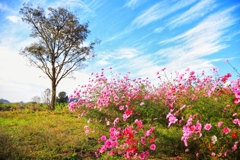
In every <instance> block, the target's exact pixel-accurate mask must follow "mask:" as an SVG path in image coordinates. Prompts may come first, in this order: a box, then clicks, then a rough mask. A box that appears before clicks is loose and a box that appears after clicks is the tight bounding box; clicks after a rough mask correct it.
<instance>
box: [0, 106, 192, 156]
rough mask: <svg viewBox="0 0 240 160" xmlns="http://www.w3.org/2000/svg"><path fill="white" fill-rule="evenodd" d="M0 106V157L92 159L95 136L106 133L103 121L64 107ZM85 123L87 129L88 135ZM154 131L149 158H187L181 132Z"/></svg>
mask: <svg viewBox="0 0 240 160" xmlns="http://www.w3.org/2000/svg"><path fill="white" fill-rule="evenodd" d="M0 108H2V109H1V110H0V144H1V145H0V160H5V159H10V160H14V159H23V160H25V159H61V160H70V159H71V160H77V159H87V160H88V159H96V158H95V152H94V151H95V150H96V148H98V147H99V145H100V144H98V139H99V137H100V136H101V135H108V134H109V133H108V130H109V129H107V128H106V125H105V124H103V123H102V124H101V123H94V122H91V123H87V119H86V118H84V117H83V118H81V119H79V118H78V115H77V113H75V112H70V111H69V110H68V108H66V107H65V108H64V109H61V110H55V111H49V110H47V109H46V108H44V107H42V106H39V105H36V104H35V105H29V106H20V107H19V106H17V104H11V105H7V107H6V106H0ZM85 125H88V126H89V127H90V129H91V130H90V133H89V135H88V136H86V135H85V130H84V126H85ZM92 130H94V131H95V132H92ZM156 132H157V134H158V135H159V138H157V140H156V141H159V143H160V144H161V145H160V146H158V148H159V150H158V151H156V152H154V154H152V155H151V158H152V159H166V160H171V159H176V157H181V159H183V160H184V159H188V158H184V157H186V155H182V154H181V153H180V151H181V150H183V144H182V143H181V142H180V138H179V137H180V136H181V132H179V133H178V132H177V130H176V128H174V127H172V128H170V129H166V127H164V126H163V127H161V126H160V125H158V128H157V129H156ZM156 157H158V158H156ZM171 157H172V158H171ZM188 157H189V155H188ZM116 158H117V157H115V159H116ZM100 159H101V158H100Z"/></svg>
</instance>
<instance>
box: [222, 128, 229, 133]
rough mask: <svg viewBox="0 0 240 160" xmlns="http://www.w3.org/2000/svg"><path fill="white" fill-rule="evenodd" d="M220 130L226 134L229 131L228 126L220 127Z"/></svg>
mask: <svg viewBox="0 0 240 160" xmlns="http://www.w3.org/2000/svg"><path fill="white" fill-rule="evenodd" d="M222 131H223V133H225V134H228V133H229V132H231V129H230V128H228V127H225V128H223V129H222Z"/></svg>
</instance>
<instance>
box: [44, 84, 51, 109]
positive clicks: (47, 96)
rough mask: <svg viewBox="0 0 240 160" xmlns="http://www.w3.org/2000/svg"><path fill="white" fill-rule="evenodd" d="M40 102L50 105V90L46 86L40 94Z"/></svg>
mask: <svg viewBox="0 0 240 160" xmlns="http://www.w3.org/2000/svg"><path fill="white" fill-rule="evenodd" d="M42 102H43V103H44V104H46V105H47V106H48V107H50V104H51V90H50V89H49V88H47V89H46V90H45V91H44V92H43V94H42Z"/></svg>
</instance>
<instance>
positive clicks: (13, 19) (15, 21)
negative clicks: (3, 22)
mask: <svg viewBox="0 0 240 160" xmlns="http://www.w3.org/2000/svg"><path fill="white" fill-rule="evenodd" d="M7 19H8V20H9V21H11V22H12V23H18V21H20V20H21V18H20V17H17V16H7Z"/></svg>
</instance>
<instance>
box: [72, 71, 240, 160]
mask: <svg viewBox="0 0 240 160" xmlns="http://www.w3.org/2000/svg"><path fill="white" fill-rule="evenodd" d="M161 72H164V74H165V68H164V69H162V71H161ZM213 74H214V76H207V75H205V74H204V71H203V72H202V73H201V74H200V75H197V74H196V73H195V72H194V71H190V69H186V71H185V73H182V74H180V73H176V77H175V78H174V79H171V80H170V79H168V78H166V79H167V80H168V81H163V79H162V77H161V76H160V72H158V73H157V76H158V78H159V80H160V83H159V86H158V87H154V86H153V85H151V83H150V82H149V81H148V79H130V78H129V74H126V75H124V76H121V74H112V76H111V78H108V77H106V76H105V73H104V69H102V72H101V73H96V74H92V76H93V78H91V79H90V80H89V84H87V85H83V86H80V88H79V89H76V90H75V91H74V94H73V95H70V99H71V98H73V99H77V100H75V101H72V102H71V103H70V104H69V109H70V110H72V111H76V112H78V113H79V114H80V115H81V116H83V117H87V118H88V119H89V120H88V122H100V123H103V124H106V127H107V128H108V129H109V134H106V135H102V136H100V137H99V144H101V146H100V147H99V149H98V150H97V152H96V153H97V156H98V157H103V158H109V156H114V157H116V158H117V157H118V158H126V159H131V158H139V159H147V158H151V157H152V158H157V157H162V156H163V155H164V156H165V155H166V154H168V156H184V155H187V157H188V159H196V158H199V159H212V158H213V159H214V158H217V157H218V158H230V159H236V157H239V156H240V151H239V149H238V143H239V140H240V137H239V131H240V130H239V126H240V119H239V117H238V116H239V115H238V114H239V113H240V109H239V105H240V97H239V95H240V94H239V93H240V79H237V80H234V81H232V82H231V83H230V84H229V83H227V81H228V79H229V78H230V77H231V74H230V73H228V74H226V75H224V76H220V75H218V73H217V69H216V68H213ZM165 75H166V74H165ZM219 123H223V124H222V125H219ZM84 129H85V133H86V135H87V134H88V132H89V130H88V126H85V127H84ZM181 132H182V133H181ZM176 133H178V134H176ZM163 146H164V147H163ZM166 146H167V147H166ZM170 151H171V152H170ZM161 154H162V155H161Z"/></svg>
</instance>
